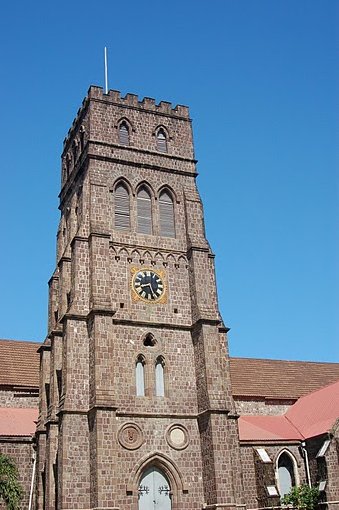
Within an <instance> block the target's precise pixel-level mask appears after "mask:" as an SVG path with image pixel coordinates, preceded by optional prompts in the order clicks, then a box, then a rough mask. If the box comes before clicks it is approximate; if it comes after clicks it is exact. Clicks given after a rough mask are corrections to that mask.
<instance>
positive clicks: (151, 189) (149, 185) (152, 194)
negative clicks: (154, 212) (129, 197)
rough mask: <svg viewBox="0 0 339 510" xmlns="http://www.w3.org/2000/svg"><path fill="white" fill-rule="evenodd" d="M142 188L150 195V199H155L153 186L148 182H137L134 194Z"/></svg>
mask: <svg viewBox="0 0 339 510" xmlns="http://www.w3.org/2000/svg"><path fill="white" fill-rule="evenodd" d="M143 187H144V188H146V189H147V191H148V192H149V194H150V195H151V199H152V200H154V199H155V197H156V193H155V191H154V188H153V186H152V185H151V184H150V183H149V182H148V181H141V182H139V184H138V185H137V186H136V194H138V192H139V190H140V189H141V188H143Z"/></svg>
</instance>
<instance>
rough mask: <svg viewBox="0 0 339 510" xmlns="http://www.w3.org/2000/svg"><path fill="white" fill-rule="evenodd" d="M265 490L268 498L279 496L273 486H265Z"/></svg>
mask: <svg viewBox="0 0 339 510" xmlns="http://www.w3.org/2000/svg"><path fill="white" fill-rule="evenodd" d="M266 490H267V494H268V495H269V496H279V494H278V491H277V488H276V486H275V485H267V487H266Z"/></svg>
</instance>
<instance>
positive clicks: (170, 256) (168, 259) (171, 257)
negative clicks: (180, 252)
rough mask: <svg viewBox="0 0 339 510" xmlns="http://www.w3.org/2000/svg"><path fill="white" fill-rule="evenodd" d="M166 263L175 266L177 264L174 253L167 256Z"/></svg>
mask: <svg viewBox="0 0 339 510" xmlns="http://www.w3.org/2000/svg"><path fill="white" fill-rule="evenodd" d="M166 261H167V262H172V264H174V262H175V257H174V255H173V254H172V253H169V254H168V255H167V257H166Z"/></svg>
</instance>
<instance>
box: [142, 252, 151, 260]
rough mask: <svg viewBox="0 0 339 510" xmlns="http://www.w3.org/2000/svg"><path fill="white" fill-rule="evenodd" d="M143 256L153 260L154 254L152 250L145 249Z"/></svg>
mask: <svg viewBox="0 0 339 510" xmlns="http://www.w3.org/2000/svg"><path fill="white" fill-rule="evenodd" d="M142 258H143V259H144V260H149V261H150V262H151V260H153V257H152V254H151V252H150V251H148V250H146V251H144V252H143V254H142Z"/></svg>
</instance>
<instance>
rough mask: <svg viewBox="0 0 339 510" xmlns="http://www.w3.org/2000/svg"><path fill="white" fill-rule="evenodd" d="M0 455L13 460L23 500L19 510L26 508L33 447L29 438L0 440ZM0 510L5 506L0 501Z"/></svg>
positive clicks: (30, 478) (31, 470)
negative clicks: (21, 488) (22, 492)
mask: <svg viewBox="0 0 339 510" xmlns="http://www.w3.org/2000/svg"><path fill="white" fill-rule="evenodd" d="M0 453H2V454H4V455H8V457H10V458H11V459H12V460H14V462H15V464H16V467H17V468H18V471H19V482H20V483H21V485H22V487H23V490H24V498H23V500H22V502H21V505H20V510H24V509H25V510H26V509H27V508H28V502H29V494H30V488H31V480H32V472H33V447H32V440H31V438H18V439H15V438H11V439H10V440H8V441H7V440H5V439H0ZM0 509H1V510H5V506H4V504H3V503H1V501H0Z"/></svg>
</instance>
